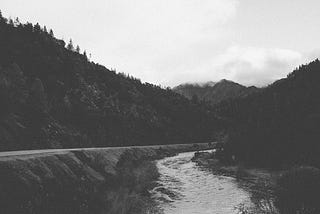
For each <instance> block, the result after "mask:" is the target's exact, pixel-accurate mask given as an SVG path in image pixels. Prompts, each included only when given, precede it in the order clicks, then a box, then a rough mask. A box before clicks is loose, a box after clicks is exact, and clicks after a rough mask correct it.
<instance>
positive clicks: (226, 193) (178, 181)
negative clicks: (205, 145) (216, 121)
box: [151, 152, 251, 214]
mask: <svg viewBox="0 0 320 214" xmlns="http://www.w3.org/2000/svg"><path fill="white" fill-rule="evenodd" d="M193 155H194V152H188V153H181V154H179V155H177V156H174V157H168V158H165V159H162V160H159V161H158V162H157V167H158V169H159V173H160V179H159V181H158V185H157V187H155V188H154V189H153V190H152V191H151V195H152V197H153V199H154V200H156V201H157V202H158V203H159V206H160V209H161V210H162V211H163V213H164V214H171V213H172V214H173V213H174V214H180V213H181V214H206V213H208V214H209V213H210V214H233V213H234V214H238V213H241V212H240V211H239V210H238V207H239V205H241V204H246V205H249V204H250V203H251V201H250V194H249V193H248V192H246V191H244V190H243V189H241V188H239V187H238V185H237V183H236V181H235V179H234V178H230V177H225V176H218V175H214V174H212V173H211V172H209V171H205V170H202V169H201V168H199V167H198V166H197V165H196V164H195V163H194V162H192V161H191V158H192V157H193Z"/></svg>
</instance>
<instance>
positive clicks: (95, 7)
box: [0, 0, 320, 87]
mask: <svg viewBox="0 0 320 214" xmlns="http://www.w3.org/2000/svg"><path fill="white" fill-rule="evenodd" d="M0 9H1V11H2V13H3V15H4V16H6V17H12V18H15V17H19V18H20V20H21V22H27V21H29V22H32V23H37V22H39V24H40V25H42V26H43V25H46V27H47V28H48V29H50V28H52V29H53V32H54V34H55V36H56V37H58V38H61V39H64V40H65V41H69V39H70V38H72V40H73V42H74V44H76V45H77V44H78V45H79V46H80V48H81V49H82V50H86V52H87V53H90V54H91V60H92V61H94V62H97V63H99V64H102V65H105V66H106V67H107V68H110V69H115V70H116V71H118V72H123V73H128V74H130V75H132V76H134V77H137V78H139V79H141V80H142V81H143V82H150V83H153V84H157V85H161V86H164V87H167V86H169V87H174V86H176V85H179V84H181V83H186V82H188V83H194V82H206V81H219V80H220V79H229V80H232V81H235V82H239V83H241V84H244V85H247V86H249V85H256V86H265V85H268V84H270V83H272V82H273V81H274V80H276V79H279V78H283V77H286V75H287V74H288V73H289V72H291V71H292V70H293V69H295V68H296V67H297V66H299V65H300V64H305V63H307V62H309V61H311V60H314V59H316V58H320V12H319V11H320V1H319V0H259V1H257V0H54V1H52V0H50V1H49V0H29V1H25V0H0Z"/></svg>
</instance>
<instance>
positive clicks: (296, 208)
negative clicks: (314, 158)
mask: <svg viewBox="0 0 320 214" xmlns="http://www.w3.org/2000/svg"><path fill="white" fill-rule="evenodd" d="M277 186H278V188H277V190H276V197H277V201H276V205H277V206H278V208H279V210H280V211H281V213H284V214H287V213H290V214H292V213H310V214H311V213H320V169H318V168H315V167H296V168H293V169H291V170H288V171H287V172H285V173H284V174H282V175H281V176H280V177H279V179H278V180H277Z"/></svg>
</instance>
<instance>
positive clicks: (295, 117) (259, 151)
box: [216, 59, 320, 166]
mask: <svg viewBox="0 0 320 214" xmlns="http://www.w3.org/2000/svg"><path fill="white" fill-rule="evenodd" d="M319 82H320V62H319V60H318V59H317V60H315V61H313V62H311V63H309V64H307V65H302V66H300V67H299V68H298V69H296V70H294V71H293V72H292V73H290V74H289V75H288V76H287V78H285V79H281V80H278V81H276V82H274V83H273V84H271V85H270V86H268V87H267V88H265V89H263V90H261V91H259V92H258V93H254V94H252V95H249V96H247V97H245V98H241V99H240V98H238V99H235V100H233V101H232V102H222V103H221V104H220V105H219V106H217V108H216V111H217V114H219V115H221V116H223V117H225V118H229V119H230V121H233V124H232V125H231V127H232V129H230V133H231V134H230V135H229V140H228V143H227V145H226V149H227V150H228V152H229V155H232V154H236V156H237V158H238V159H241V160H244V161H248V162H250V163H255V164H259V163H260V164H265V165H274V166H280V163H284V164H311V165H316V166H320V158H319V153H320V144H319V139H320V132H319V130H320V84H319Z"/></svg>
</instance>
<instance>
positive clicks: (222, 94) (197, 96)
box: [173, 79, 259, 105]
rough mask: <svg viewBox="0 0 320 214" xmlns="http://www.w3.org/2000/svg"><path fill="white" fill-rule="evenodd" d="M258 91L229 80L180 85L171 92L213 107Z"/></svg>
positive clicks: (252, 87)
mask: <svg viewBox="0 0 320 214" xmlns="http://www.w3.org/2000/svg"><path fill="white" fill-rule="evenodd" d="M258 90H259V89H258V88H256V87H254V86H251V87H245V86H243V85H240V84H238V83H235V82H232V81H230V80H225V79H223V80H220V81H219V82H208V83H205V84H182V85H178V86H177V87H174V88H173V91H175V92H177V93H178V94H181V95H183V96H185V97H187V98H188V99H194V100H200V101H206V102H208V103H211V104H213V105H215V104H218V103H220V102H222V101H224V100H229V99H234V98H238V97H245V96H247V95H249V94H252V93H254V92H256V91H258Z"/></svg>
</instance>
